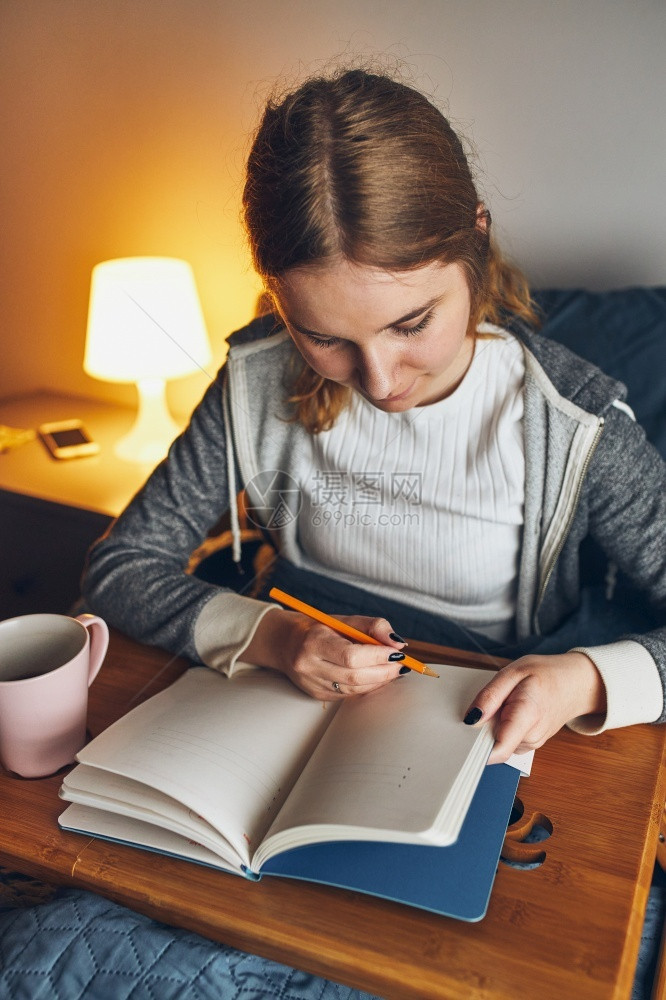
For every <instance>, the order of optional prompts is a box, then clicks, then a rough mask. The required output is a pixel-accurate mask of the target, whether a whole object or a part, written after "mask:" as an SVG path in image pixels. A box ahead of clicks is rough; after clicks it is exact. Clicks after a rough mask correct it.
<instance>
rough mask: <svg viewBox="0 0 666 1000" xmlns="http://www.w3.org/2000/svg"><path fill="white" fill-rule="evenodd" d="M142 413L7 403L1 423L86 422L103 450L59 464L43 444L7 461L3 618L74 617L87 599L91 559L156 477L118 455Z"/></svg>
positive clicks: (2, 506)
mask: <svg viewBox="0 0 666 1000" xmlns="http://www.w3.org/2000/svg"><path fill="white" fill-rule="evenodd" d="M134 416H135V413H134V410H133V409H131V408H124V407H120V406H115V405H113V404H110V403H102V402H96V401H93V400H88V399H80V398H78V397H73V396H62V395H57V394H54V393H47V392H40V393H35V394H32V395H29V396H22V397H17V398H15V399H12V400H8V401H6V402H0V423H2V424H8V425H9V426H12V427H21V428H35V429H36V428H37V426H38V425H39V424H42V423H46V422H47V421H51V420H67V419H69V418H74V417H77V418H78V419H80V420H82V421H83V423H84V425H85V427H86V429H87V430H88V432H89V434H90V435H91V436H92V437H93V438H94V439H95V440H96V441H97V442H98V443H99V445H100V452H99V454H98V455H93V456H91V457H89V458H76V459H67V460H64V461H63V460H57V459H54V458H52V457H51V455H50V454H49V453H48V451H47V450H46V448H45V447H44V445H43V444H42V442H41V441H40V440H39V439H35V440H34V441H29V442H27V444H23V445H19V446H18V447H17V448H14V449H12V450H10V451H7V452H3V453H2V454H0V551H1V552H2V564H3V565H2V574H0V619H2V618H11V617H13V616H14V615H22V614H32V613H35V612H45V611H46V612H60V613H62V612H67V611H68V610H69V609H70V607H71V605H72V604H73V602H74V601H75V600H76V599H77V597H78V596H79V579H80V576H81V570H82V568H83V563H84V559H85V554H86V551H87V549H88V547H89V546H90V545H91V543H92V542H93V541H94V540H95V539H96V538H98V537H99V535H101V534H102V532H103V531H105V529H106V528H107V526H108V525H109V523H110V522H111V520H112V519H113V518H114V517H116V516H117V515H118V514H119V513H120V512H121V511H122V510H123V508H124V507H125V506H126V504H127V502H128V501H129V500H130V499H131V498H132V496H133V495H134V493H136V491H137V490H138V489H139V487H140V486H141V485H142V484H143V483H144V482H145V480H146V479H147V478H148V475H149V474H150V472H151V471H152V466H151V465H148V464H133V463H130V462H124V461H122V460H121V459H119V458H117V457H116V456H115V455H114V453H113V446H114V444H115V442H116V441H117V440H118V438H119V437H120V436H121V435H122V434H124V433H125V432H126V431H127V430H129V428H130V426H131V424H132V422H133V420H134Z"/></svg>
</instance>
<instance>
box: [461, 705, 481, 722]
mask: <svg viewBox="0 0 666 1000" xmlns="http://www.w3.org/2000/svg"><path fill="white" fill-rule="evenodd" d="M482 715H483V712H482V711H481V709H480V708H477V707H476V705H475V706H474V708H470V710H469V712H468V713H467V715H466V716H465V718H464V719H463V722H464V723H465V725H466V726H473V725H474V723H475V722H478V721H479V719H480V718H481V716H482Z"/></svg>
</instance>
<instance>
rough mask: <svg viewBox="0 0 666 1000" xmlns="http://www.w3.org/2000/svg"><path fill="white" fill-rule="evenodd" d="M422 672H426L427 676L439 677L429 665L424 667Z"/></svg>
mask: <svg viewBox="0 0 666 1000" xmlns="http://www.w3.org/2000/svg"><path fill="white" fill-rule="evenodd" d="M424 673H426V674H427V675H428V677H439V674H436V673H435V671H434V670H431V669H430V667H426V668H425V671H424Z"/></svg>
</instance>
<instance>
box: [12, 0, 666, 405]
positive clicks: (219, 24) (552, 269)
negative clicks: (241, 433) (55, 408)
mask: <svg viewBox="0 0 666 1000" xmlns="http://www.w3.org/2000/svg"><path fill="white" fill-rule="evenodd" d="M665 13H666V6H665V5H664V4H663V3H661V0H634V2H623V0H584V2H582V3H581V2H580V0H576V2H574V0H561V2H559V3H548V2H545V0H544V2H541V0H493V2H490V0H413V2H411V3H403V2H400V0H381V2H380V0H372V2H370V0H366V2H362V0H311V2H308V0H289V2H286V0H273V2H270V3H269V2H268V0H236V2H232V0H225V2H223V0H2V2H0V114H1V116H2V117H1V119H0V121H1V129H2V134H0V142H1V143H2V147H1V148H2V156H1V157H0V197H1V204H0V208H1V211H2V218H1V222H0V227H1V229H2V233H3V236H2V249H1V250H0V253H1V255H2V266H1V268H0V305H1V308H2V332H1V334H0V336H1V338H2V341H1V343H2V364H1V365H0V398H2V397H7V396H10V395H15V394H17V393H20V392H23V391H27V390H30V389H32V388H36V387H44V386H46V387H57V388H60V389H62V390H64V391H67V392H72V393H78V394H82V395H89V396H97V397H107V398H116V399H119V400H124V401H131V400H132V399H133V390H131V389H130V388H126V387H117V386H112V385H108V384H105V383H101V382H96V381H94V380H92V379H89V378H88V377H87V376H85V375H84V373H83V372H82V370H81V362H82V358H83V345H84V336H85V323H86V312H87V298H88V289H89V280H90V271H91V269H92V267H93V265H94V264H95V263H97V262H98V261H100V260H104V259H107V258H110V257H115V256H126V255H134V254H165V255H172V256H178V257H184V258H186V259H187V260H189V261H190V262H191V264H192V265H193V267H194V270H195V274H196V277H197V281H198V285H199V289H200V294H201V298H202V302H203V306H204V312H205V315H206V319H207V322H208V326H209V330H210V334H211V339H212V342H213V345H214V351H215V355H216V360H217V361H218V362H219V361H220V360H221V359H222V357H223V355H224V350H225V343H224V338H225V336H226V334H227V333H228V332H229V331H230V330H232V329H234V328H236V327H238V326H240V325H242V324H243V323H244V322H245V320H246V319H247V317H248V316H249V315H250V314H251V312H252V309H253V303H254V298H255V295H256V292H257V289H258V286H257V283H256V280H255V279H254V277H253V276H252V274H251V271H250V267H249V263H248V259H247V254H246V251H245V248H244V244H243V239H242V234H241V230H240V226H239V193H240V185H241V171H242V162H243V156H244V151H245V149H246V144H247V134H248V130H249V129H250V127H251V126H252V124H253V123H254V121H255V118H256V112H257V108H258V107H259V105H260V103H261V101H262V98H263V96H264V94H265V93H266V92H267V90H268V87H269V84H270V82H271V81H272V80H273V79H274V78H275V77H276V76H277V75H279V74H284V75H285V76H286V77H287V78H288V79H293V78H294V77H295V76H296V75H298V74H299V73H302V72H307V71H310V70H312V69H316V68H318V66H319V65H320V64H321V63H322V62H325V61H326V60H328V59H330V57H332V56H334V55H336V54H339V53H341V52H343V51H345V50H346V51H347V52H348V53H352V54H353V53H355V52H359V53H361V54H366V53H372V52H379V53H380V54H383V56H384V57H389V58H390V57H392V56H397V57H398V58H402V57H404V58H406V60H407V63H408V65H409V66H410V67H411V69H412V72H413V76H414V79H415V82H416V83H417V84H418V85H421V86H423V87H425V88H427V89H428V90H429V91H430V92H434V93H435V94H436V95H437V97H438V98H439V99H441V100H442V101H443V102H446V101H448V100H450V104H451V112H452V116H453V118H454V119H455V120H456V121H457V122H458V123H461V124H462V126H463V128H464V130H465V131H466V132H469V133H470V134H472V135H473V136H474V138H475V140H476V146H477V149H478V153H479V166H480V169H481V172H482V176H481V183H482V187H483V189H484V190H485V192H486V194H487V196H488V198H489V201H490V203H491V206H492V209H493V218H494V219H495V221H496V223H497V226H498V229H499V231H500V233H502V234H503V235H504V237H505V240H506V241H507V242H508V244H509V247H510V249H511V250H512V252H513V253H514V255H515V256H517V257H518V258H519V259H521V262H523V263H524V265H525V266H526V268H527V270H528V272H529V273H530V274H531V276H532V277H533V278H534V279H535V281H536V282H538V283H540V284H555V283H559V284H567V285H574V284H580V285H588V286H590V287H604V286H610V285H621V284H630V283H645V284H650V283H657V282H659V281H661V282H663V280H664V274H665V273H666V244H665V241H664V236H663V234H664V232H666V218H665V207H664V197H663V164H664V163H665V162H666V138H665V136H664V130H663V124H662V117H663V107H664V98H665V97H666V88H665V81H666V73H665V70H664V62H663V50H664V43H665V42H666V16H665ZM205 384H206V376H205V375H201V376H197V377H196V378H192V379H188V380H185V381H184V382H183V383H181V384H177V385H176V386H175V387H172V389H171V391H170V398H171V400H172V404H173V405H174V406H175V408H176V409H177V410H180V411H182V410H185V409H188V408H189V407H190V406H191V405H192V404H193V403H194V401H195V400H196V398H198V396H199V395H200V393H201V391H202V389H203V388H204V387H205Z"/></svg>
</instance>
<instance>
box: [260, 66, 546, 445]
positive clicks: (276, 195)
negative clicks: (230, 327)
mask: <svg viewBox="0 0 666 1000" xmlns="http://www.w3.org/2000/svg"><path fill="white" fill-rule="evenodd" d="M243 208H244V217H245V226H246V230H247V233H248V237H249V241H250V247H251V250H252V256H253V260H254V265H255V268H256V269H257V272H258V273H259V274H260V275H261V276H262V277H263V279H264V281H265V283H266V287H267V289H268V290H269V291H271V290H275V289H276V288H277V287H279V281H280V277H281V276H282V275H284V274H286V272H288V271H290V270H292V269H293V268H299V267H306V266H308V265H315V264H322V263H324V262H326V261H329V260H330V261H333V260H339V259H340V258H344V259H347V260H349V261H351V262H354V263H357V264H361V265H368V266H371V267H375V268H381V269H384V270H387V271H396V272H398V271H409V270H414V269H417V268H420V267H423V266H425V265H427V264H430V263H433V262H435V261H439V262H441V263H451V262H457V263H458V264H460V265H461V266H462V267H463V269H464V271H465V274H466V277H467V282H468V286H469V291H470V299H471V315H470V326H471V327H472V328H475V327H476V325H477V324H478V323H480V322H482V321H484V320H487V321H490V322H493V323H501V322H502V320H503V319H505V318H506V316H507V314H509V315H513V316H518V317H520V318H522V319H524V320H526V321H527V322H528V323H530V324H534V325H536V323H537V316H536V313H535V310H534V307H533V305H532V303H531V300H530V294H529V289H528V286H527V282H526V280H525V278H524V276H523V275H522V274H521V272H520V271H519V270H518V269H517V268H515V267H514V266H513V265H512V264H510V263H509V262H507V261H506V260H505V259H504V258H503V256H502V255H501V253H500V251H499V250H498V248H497V246H496V245H495V243H494V241H493V240H492V238H491V234H490V223H491V220H490V215H489V213H488V212H483V215H484V216H485V223H484V224H481V222H480V216H479V212H480V200H479V197H478V194H477V190H476V186H475V184H474V180H473V178H472V173H471V170H470V166H469V163H468V160H467V157H466V156H465V152H464V150H463V147H462V143H461V142H460V139H459V138H458V136H457V135H456V133H455V132H454V131H453V129H452V128H451V125H450V124H449V122H448V120H447V119H446V118H445V117H444V115H443V114H442V113H441V112H440V111H439V110H438V109H437V108H436V107H435V106H434V104H431V103H430V101H429V100H428V99H427V98H426V97H425V96H424V95H423V94H421V93H419V91H417V90H415V89H413V88H411V87H408V86H406V85H405V84H403V83H399V82H397V81H395V80H393V79H391V78H390V77H387V76H382V75H378V74H375V73H368V72H366V71H364V70H362V69H355V70H348V71H344V72H340V73H338V74H336V75H335V76H332V77H330V78H323V77H315V78H312V79H310V80H308V81H306V82H305V83H304V84H303V85H302V86H300V87H299V88H298V89H297V90H295V91H293V92H292V93H290V94H288V95H287V96H286V97H284V98H282V99H281V100H279V101H269V102H268V104H267V106H266V109H265V111H264V114H263V117H262V120H261V122H260V124H259V127H258V130H257V132H256V135H255V138H254V142H253V144H252V148H251V150H250V155H249V157H248V162H247V170H246V181H245V188H244V192H243ZM291 388H292V395H291V397H290V398H291V401H292V402H293V403H294V405H295V408H296V417H295V419H297V420H300V421H301V423H303V424H304V425H305V426H306V427H307V428H308V429H309V430H310V431H311V432H313V433H317V432H318V431H322V430H327V429H329V428H330V427H332V426H333V424H334V423H335V420H336V419H337V417H338V416H339V414H340V412H341V410H342V409H343V408H344V406H345V405H346V404H347V401H348V399H349V390H348V389H347V388H345V387H344V386H340V385H338V384H337V383H335V382H332V381H330V380H328V379H324V378H323V377H322V376H320V375H318V374H317V373H316V372H314V371H313V370H312V369H311V368H310V367H309V366H308V365H306V364H305V362H303V361H301V360H299V363H298V366H297V368H296V370H295V371H294V373H293V383H292V387H291Z"/></svg>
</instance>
